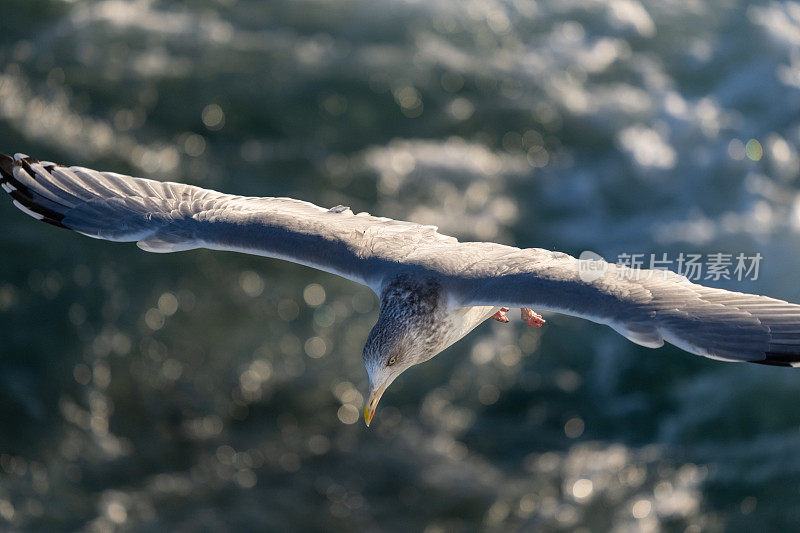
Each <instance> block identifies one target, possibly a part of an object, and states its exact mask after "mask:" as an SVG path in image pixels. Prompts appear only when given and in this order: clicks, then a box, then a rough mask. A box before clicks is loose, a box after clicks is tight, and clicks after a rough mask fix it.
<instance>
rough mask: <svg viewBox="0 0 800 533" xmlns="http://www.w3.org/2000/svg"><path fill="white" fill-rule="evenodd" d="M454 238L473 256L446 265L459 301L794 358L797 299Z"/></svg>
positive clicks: (798, 347)
mask: <svg viewBox="0 0 800 533" xmlns="http://www.w3.org/2000/svg"><path fill="white" fill-rule="evenodd" d="M459 246H460V247H462V248H463V251H462V255H463V256H471V257H472V258H473V259H472V261H471V263H470V266H469V267H467V268H466V269H463V270H461V271H459V270H458V269H456V268H453V267H452V266H451V267H448V269H447V270H448V279H450V280H451V290H452V291H453V292H454V293H455V294H456V295H458V297H459V298H461V303H462V305H508V306H519V307H534V308H537V309H545V310H552V311H557V312H561V313H566V314H570V315H575V316H579V317H583V318H587V319H589V320H592V321H594V322H599V323H602V324H607V325H609V326H611V327H612V328H614V329H615V330H616V331H618V332H619V333H621V334H622V335H624V336H625V337H627V338H628V339H630V340H631V341H633V342H636V343H637V344H641V345H643V346H648V347H651V348H656V347H659V346H662V345H663V344H664V341H667V342H669V343H671V344H674V345H676V346H678V347H680V348H682V349H684V350H686V351H688V352H691V353H694V354H697V355H703V356H706V357H711V358H714V359H721V360H726V361H752V362H759V363H763V364H772V365H779V366H800V305H796V304H792V303H787V302H785V301H782V300H777V299H774V298H769V297H766V296H757V295H753V294H744V293H739V292H731V291H726V290H722V289H714V288H710V287H704V286H702V285H698V284H695V283H692V282H690V281H689V280H688V279H686V278H685V277H683V276H679V275H677V274H675V273H672V272H668V271H662V270H655V271H653V270H632V269H630V268H626V267H621V266H618V265H614V264H609V263H605V264H604V265H605V267H604V269H601V272H602V273H601V274H599V275H597V277H596V279H592V276H591V274H588V275H587V271H586V270H584V271H583V274H582V271H581V264H582V262H581V261H580V260H579V259H576V258H574V257H571V256H569V255H566V254H562V253H559V252H550V251H548V250H541V249H527V250H520V249H517V248H510V247H507V246H501V245H496V244H490V243H461V244H460V245H459ZM452 256H453V254H451V260H452V261H453V262H454V263H456V262H458V261H459V259H452ZM474 258H479V259H478V260H475V259H474ZM461 261H462V263H463V261H465V259H464V258H462V259H461ZM595 271H596V270H595Z"/></svg>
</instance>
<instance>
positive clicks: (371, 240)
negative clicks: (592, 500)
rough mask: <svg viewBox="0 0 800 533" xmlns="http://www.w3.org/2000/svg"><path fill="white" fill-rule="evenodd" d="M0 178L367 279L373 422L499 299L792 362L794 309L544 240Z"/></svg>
mask: <svg viewBox="0 0 800 533" xmlns="http://www.w3.org/2000/svg"><path fill="white" fill-rule="evenodd" d="M0 185H2V188H3V190H5V191H6V192H7V193H8V194H9V195H10V196H11V198H12V199H13V203H14V205H15V206H16V207H17V208H19V209H20V210H21V211H23V212H25V213H26V214H28V215H30V216H32V217H33V218H36V219H38V220H41V221H43V222H47V223H48V224H52V225H54V226H58V227H61V228H67V229H70V230H73V231H76V232H78V233H81V234H83V235H86V236H89V237H94V238H96V239H104V240H109V241H119V242H130V241H135V242H136V244H137V246H139V248H141V249H143V250H145V251H148V252H156V253H167V252H179V251H184V250H193V249H196V248H207V249H211V250H224V251H234V252H243V253H247V254H255V255H260V256H264V257H271V258H277V259H283V260H286V261H292V262H294V263H299V264H301V265H306V266H309V267H313V268H317V269H320V270H323V271H325V272H329V273H332V274H335V275H338V276H341V277H343V278H346V279H349V280H352V281H355V282H357V283H361V284H363V285H366V286H367V287H369V288H370V289H372V290H373V291H374V292H375V294H377V295H378V297H379V299H380V311H379V314H378V320H377V322H376V323H375V325H374V327H373V328H372V330H371V331H370V333H369V335H368V337H367V340H366V344H365V346H364V351H363V359H364V366H365V367H366V371H367V375H368V377H369V394H368V397H367V403H366V405H365V407H364V420H365V422H366V424H367V426H369V424H370V422H371V421H372V418H373V416H374V414H375V409H376V407H377V405H378V402H379V400H380V398H381V396H382V395H383V393H384V392H385V391H386V389H387V387H389V385H391V383H392V382H393V381H394V380H395V379H397V377H398V376H399V375H400V374H402V373H403V372H404V371H405V370H407V369H409V368H410V367H412V366H414V365H418V364H420V363H422V362H424V361H427V360H429V359H431V358H432V357H433V356H435V355H436V354H438V353H439V352H441V351H442V350H444V349H445V348H447V347H449V346H450V345H452V344H453V343H455V342H456V341H458V340H459V339H461V338H462V337H464V336H465V335H467V334H468V333H469V332H470V331H471V330H472V329H474V328H475V327H476V326H477V325H478V324H480V323H482V322H483V321H485V320H487V319H489V318H493V319H495V320H497V321H499V322H508V320H509V319H508V316H507V315H506V313H507V312H508V310H509V307H517V308H520V309H521V311H520V313H521V318H522V320H523V321H524V322H525V323H527V324H528V325H530V326H533V327H540V326H541V325H542V324H544V319H542V317H541V316H540V315H539V314H537V313H535V312H534V311H533V310H532V308H534V307H535V308H537V309H543V310H548V311H554V312H558V313H564V314H567V315H573V316H577V317H581V318H585V319H588V320H591V321H593V322H597V323H600V324H606V325H608V326H610V327H611V328H613V329H614V330H616V331H617V332H618V333H620V334H622V335H623V336H625V337H627V338H628V339H629V340H631V341H633V342H634V343H636V344H640V345H642V346H646V347H649V348H658V347H661V346H663V344H664V342H665V341H666V342H669V343H671V344H673V345H675V346H677V347H679V348H681V349H683V350H685V351H687V352H690V353H693V354H697V355H701V356H705V357H710V358H712V359H718V360H722V361H739V362H741V361H749V362H753V363H760V364H765V365H776V366H785V367H799V366H800V305H796V304H791V303H787V302H785V301H783V300H777V299H773V298H769V297H766V296H757V295H753V294H744V293H739V292H731V291H726V290H722V289H715V288H710V287H704V286H702V285H698V284H695V283H692V282H690V281H689V280H688V279H687V278H686V277H684V276H680V275H678V274H676V273H673V272H669V271H666V270H645V269H642V270H637V269H632V268H629V267H626V266H622V265H616V264H612V263H606V262H605V261H603V260H602V259H600V258H599V256H598V258H597V259H591V260H587V259H576V258H575V257H572V256H570V255H567V254H565V253H561V252H553V251H549V250H544V249H541V248H524V249H521V248H515V247H512V246H505V245H502V244H496V243H492V242H459V241H458V240H457V239H455V238H454V237H449V236H447V235H442V234H440V233H438V231H437V228H436V227H434V226H425V225H421V224H416V223H413V222H403V221H399V220H393V219H390V218H383V217H376V216H372V215H370V214H368V213H357V214H355V213H353V211H352V210H351V209H350V208H348V207H344V206H341V205H339V206H336V207H333V208H330V209H325V208H322V207H318V206H316V205H314V204H311V203H309V202H304V201H300V200H294V199H291V198H271V197H263V198H258V197H246V196H233V195H230V194H223V193H220V192H216V191H212V190H208V189H202V188H200V187H195V186H192V185H187V184H182V183H169V182H160V181H154V180H150V179H143V178H134V177H131V176H125V175H122V174H117V173H114V172H98V171H96V170H91V169H88V168H83V167H78V166H72V167H66V166H61V165H57V164H54V163H51V162H44V161H42V162H40V161H38V160H36V159H34V158H32V157H28V156H26V155H24V154H15V155H14V156H13V157H11V156H7V155H0Z"/></svg>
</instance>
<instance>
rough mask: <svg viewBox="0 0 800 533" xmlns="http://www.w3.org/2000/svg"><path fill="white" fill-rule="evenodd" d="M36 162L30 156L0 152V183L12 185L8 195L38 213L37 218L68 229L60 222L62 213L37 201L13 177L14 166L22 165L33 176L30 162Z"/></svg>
mask: <svg viewBox="0 0 800 533" xmlns="http://www.w3.org/2000/svg"><path fill="white" fill-rule="evenodd" d="M38 162H39V161H38V160H37V159H34V158H32V157H25V158H22V159H19V160H17V159H14V158H13V157H11V156H8V155H6V154H0V183H9V184H10V185H11V186H12V187H13V189H12V190H9V191H7V192H8V194H9V196H11V198H13V199H14V200H16V201H17V202H19V203H20V204H21V205H22V206H24V207H25V208H27V209H29V210H30V211H33V212H34V213H36V214H37V215H40V216H41V217H42V218H40V219H39V220H41V221H42V222H45V223H47V224H50V225H52V226H57V227H59V228H65V229H69V228H68V227H67V226H65V225H64V224H63V223H62V222H61V221H62V220H63V219H64V215H63V214H61V213H57V212H55V211H53V210H51V209H48V208H47V207H45V206H43V205H41V204H40V203H39V202H37V201H36V199H35V193H33V192H32V191H31V190H30V189H29V188H28V187H27V186H25V184H23V183H21V182H20V181H19V180H18V179H16V178H15V177H14V167H15V166H16V167H22V169H24V170H25V172H27V173H28V174H29V175H30V176H32V177H33V176H35V175H36V173H35V172H34V171H33V169H32V168H31V163H34V164H35V163H38Z"/></svg>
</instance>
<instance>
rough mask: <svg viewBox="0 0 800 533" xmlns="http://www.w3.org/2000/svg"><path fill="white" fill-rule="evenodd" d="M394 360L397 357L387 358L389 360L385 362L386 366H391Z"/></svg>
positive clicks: (395, 360)
mask: <svg viewBox="0 0 800 533" xmlns="http://www.w3.org/2000/svg"><path fill="white" fill-rule="evenodd" d="M396 362H397V357H395V356H392V358H391V359H389V362H388V363H386V366H392V365H393V364H395V363H396Z"/></svg>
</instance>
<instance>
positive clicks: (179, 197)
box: [0, 154, 449, 291]
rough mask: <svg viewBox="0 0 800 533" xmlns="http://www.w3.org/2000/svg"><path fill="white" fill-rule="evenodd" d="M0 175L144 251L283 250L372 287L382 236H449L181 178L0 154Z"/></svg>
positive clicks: (53, 210) (47, 217)
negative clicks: (136, 174) (165, 178)
mask: <svg viewBox="0 0 800 533" xmlns="http://www.w3.org/2000/svg"><path fill="white" fill-rule="evenodd" d="M0 184H2V187H3V189H4V190H5V191H6V192H7V193H9V194H10V195H11V197H12V198H13V199H14V205H16V206H17V207H18V208H19V209H21V210H22V211H24V212H25V213H27V214H28V215H30V216H32V217H34V218H37V219H39V220H42V221H44V222H48V223H50V224H53V225H56V226H60V227H64V228H68V229H71V230H74V231H77V232H79V233H82V234H84V235H88V236H89V237H94V238H98V239H106V240H110V241H136V243H137V245H138V246H139V247H140V248H142V249H144V250H147V251H150V252H174V251H180V250H190V249H193V248H210V249H214V250H228V251H238V252H245V253H250V254H256V255H262V256H266V257H275V258H279V259H285V260H288V261H292V262H295V263H300V264H303V265H306V266H311V267H314V268H318V269H320V270H324V271H326V272H331V273H333V274H337V275H339V276H342V277H345V278H348V279H351V280H353V281H356V282H358V283H362V284H364V285H367V286H369V287H371V288H372V289H373V290H376V291H377V290H378V287H379V285H380V282H381V280H382V279H383V277H384V276H385V273H386V271H387V270H391V268H392V267H393V266H394V262H393V261H392V260H391V258H389V257H387V256H385V255H381V254H378V253H375V249H376V247H377V248H380V247H381V246H380V245H381V243H385V242H392V246H393V248H395V249H400V250H402V249H403V248H408V249H413V248H414V246H415V245H417V244H419V243H421V242H430V241H432V240H433V241H436V240H447V239H449V238H447V237H444V236H441V235H439V234H438V233H436V231H435V228H431V227H429V226H421V225H419V224H413V223H408V222H399V221H395V220H391V219H388V218H380V217H373V216H371V215H369V214H367V213H359V214H357V215H355V214H353V212H352V211H351V210H350V209H349V208H346V207H343V206H337V207H334V208H332V209H324V208H321V207H318V206H316V205H314V204H311V203H308V202H302V201H299V200H293V199H290V198H252V197H242V196H232V195H229V194H222V193H219V192H216V191H211V190H207V189H201V188H199V187H194V186H191V185H185V184H181V183H167V182H159V181H153V180H148V179H142V178H133V177H130V176H124V175H121V174H116V173H112V172H98V171H96V170H90V169H87V168H82V167H64V166H60V165H55V164H53V163H49V162H39V161H37V160H35V159H33V158H30V157H27V156H25V155H22V154H17V155H15V156H14V157H13V158H12V157H9V156H6V155H0Z"/></svg>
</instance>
